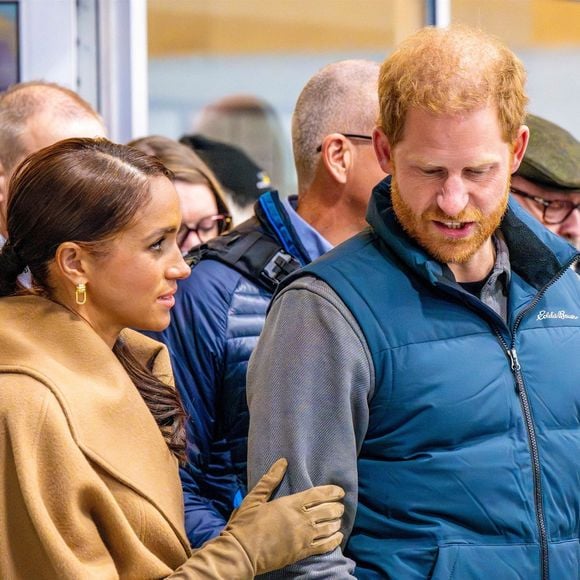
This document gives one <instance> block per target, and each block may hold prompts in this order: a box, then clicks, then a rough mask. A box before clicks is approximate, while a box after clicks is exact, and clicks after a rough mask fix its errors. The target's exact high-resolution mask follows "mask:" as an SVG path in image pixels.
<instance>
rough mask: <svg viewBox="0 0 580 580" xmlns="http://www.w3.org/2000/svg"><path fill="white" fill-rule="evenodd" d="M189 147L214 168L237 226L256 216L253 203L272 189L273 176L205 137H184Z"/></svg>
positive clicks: (234, 149)
mask: <svg viewBox="0 0 580 580" xmlns="http://www.w3.org/2000/svg"><path fill="white" fill-rule="evenodd" d="M180 142H181V143H183V144H184V145H187V146H188V147H190V148H191V149H192V150H193V151H194V152H195V153H196V154H197V155H198V156H199V157H201V159H203V161H204V162H205V163H206V164H207V165H208V166H209V167H210V168H211V170H212V171H213V173H214V175H215V176H216V177H217V179H218V181H219V182H220V184H221V185H222V188H223V191H224V192H225V197H226V198H227V204H228V207H229V208H230V213H231V216H232V221H233V224H234V225H238V224H240V223H242V222H243V221H245V220H247V219H248V218H250V217H251V216H252V214H253V213H254V203H256V200H257V199H258V198H259V197H260V195H262V193H264V192H265V191H268V190H270V189H272V188H273V185H272V181H271V179H270V176H269V175H268V173H267V172H266V171H264V170H263V169H262V168H260V167H259V166H258V165H256V163H255V162H254V161H253V160H252V159H250V157H248V155H246V153H244V151H242V150H241V149H240V148H238V147H235V146H233V145H229V144H227V143H221V142H220V141H214V140H213V139H209V138H207V137H204V136H203V135H184V136H183V137H181V139H180Z"/></svg>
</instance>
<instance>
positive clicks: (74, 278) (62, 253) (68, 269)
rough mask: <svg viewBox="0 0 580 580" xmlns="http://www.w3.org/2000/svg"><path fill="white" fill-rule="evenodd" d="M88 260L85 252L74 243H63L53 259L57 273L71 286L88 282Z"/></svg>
mask: <svg viewBox="0 0 580 580" xmlns="http://www.w3.org/2000/svg"><path fill="white" fill-rule="evenodd" d="M88 259H89V254H88V252H87V250H86V249H84V248H83V247H81V246H79V245H78V244H76V243H75V242H63V243H62V244H61V245H60V246H59V247H58V248H57V250H56V254H55V257H54V261H55V265H56V269H57V271H58V272H59V273H60V275H61V276H62V277H63V278H65V279H67V280H69V281H70V282H71V283H72V284H73V286H76V285H77V284H80V283H84V284H86V283H87V282H88V274H89V268H88V267H87V266H88Z"/></svg>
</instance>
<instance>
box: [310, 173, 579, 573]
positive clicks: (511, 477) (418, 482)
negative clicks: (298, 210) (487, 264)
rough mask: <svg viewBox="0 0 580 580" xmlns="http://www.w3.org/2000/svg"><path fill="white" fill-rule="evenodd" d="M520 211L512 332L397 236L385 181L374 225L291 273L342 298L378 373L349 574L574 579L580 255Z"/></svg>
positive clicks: (507, 227) (514, 215)
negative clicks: (309, 277)
mask: <svg viewBox="0 0 580 580" xmlns="http://www.w3.org/2000/svg"><path fill="white" fill-rule="evenodd" d="M516 206H517V204H510V208H509V210H508V213H507V215H506V217H505V218H504V221H503V223H502V226H501V228H502V232H503V234H504V236H505V239H506V243H507V245H508V248H509V251H510V262H511V267H512V274H511V280H510V286H509V305H508V307H509V319H508V322H507V324H506V323H504V322H503V320H502V319H501V318H500V317H499V316H498V315H496V314H495V312H493V310H491V309H490V308H488V307H487V306H486V305H484V304H483V303H482V302H480V301H479V300H477V299H476V298H474V297H473V296H472V295H470V294H468V293H467V292H464V291H463V290H462V289H461V287H460V286H459V285H457V284H456V283H455V282H454V281H453V278H452V276H450V275H449V271H448V270H447V268H446V267H442V266H441V265H440V264H439V263H437V262H435V261H433V259H432V258H430V257H429V256H428V255H427V254H426V253H425V252H424V251H423V250H422V249H421V248H419V247H418V246H417V245H416V244H414V242H412V241H411V240H410V239H409V238H408V237H407V236H406V234H405V233H404V232H403V231H402V229H401V228H400V226H399V225H398V223H397V221H396V219H395V218H394V215H393V212H392V208H391V203H390V191H389V186H388V181H384V182H382V183H381V184H379V186H377V188H376V189H375V191H374V193H373V198H372V200H371V205H370V208H369V215H368V219H369V223H370V225H371V229H370V230H368V231H366V232H363V233H362V234H360V235H358V236H356V237H355V238H353V239H352V240H350V241H348V242H346V243H345V244H342V245H341V246H340V247H338V248H337V249H335V250H333V251H332V252H330V253H329V254H326V255H325V256H324V257H323V258H321V259H320V260H319V261H317V262H315V263H314V264H312V265H310V266H309V267H307V268H305V269H304V270H302V271H301V273H300V275H302V273H304V274H314V275H316V276H317V277H319V278H321V279H323V280H324V281H326V282H327V283H328V284H329V285H330V286H331V287H332V288H333V289H334V290H335V291H336V292H337V293H338V295H339V296H340V297H341V299H342V300H343V301H344V302H345V304H346V305H347V307H348V308H349V309H350V310H351V312H352V313H353V314H354V316H355V317H356V319H357V321H358V323H359V324H360V326H361V329H362V331H363V333H364V335H365V337H366V340H367V343H368V346H369V349H370V352H371V354H372V358H373V362H374V367H375V373H376V390H375V393H374V397H373V399H372V401H371V402H370V421H369V427H368V432H367V434H366V438H365V441H364V443H363V446H362V449H361V452H360V455H359V458H358V473H359V503H358V509H357V515H356V520H355V524H354V529H353V531H352V534H351V536H350V539H349V542H348V544H347V548H346V554H347V555H348V556H350V557H352V558H353V559H354V560H355V561H356V563H357V567H356V575H357V577H358V578H377V579H387V578H393V579H397V580H399V579H404V580H412V579H422V580H423V579H425V578H433V579H436V580H440V579H446V580H447V579H451V578H453V579H457V580H466V579H467V580H471V579H483V578H493V579H494V580H514V579H521V580H524V579H525V580H530V579H540V578H541V579H547V578H551V579H552V580H577V579H578V578H579V577H580V572H579V570H580V543H579V540H578V538H579V526H580V277H579V276H578V275H577V274H575V273H574V272H573V271H572V270H571V269H570V265H571V264H573V263H574V262H575V261H576V262H578V261H579V260H580V255H579V254H577V253H576V252H575V251H574V250H573V248H572V247H571V246H569V245H568V244H566V243H565V242H563V241H562V240H560V239H558V238H556V236H554V235H552V234H551V233H550V232H548V231H547V230H545V229H544V228H543V227H542V226H540V225H539V224H538V223H537V222H535V221H534V220H533V219H532V218H531V217H529V216H528V215H527V214H525V212H523V211H522V210H521V209H520V208H519V207H516ZM446 271H447V273H446Z"/></svg>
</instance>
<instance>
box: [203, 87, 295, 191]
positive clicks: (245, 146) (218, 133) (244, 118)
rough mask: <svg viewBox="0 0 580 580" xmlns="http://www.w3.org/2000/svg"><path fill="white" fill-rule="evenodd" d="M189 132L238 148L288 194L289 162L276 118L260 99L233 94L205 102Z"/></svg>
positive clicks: (278, 121)
mask: <svg viewBox="0 0 580 580" xmlns="http://www.w3.org/2000/svg"><path fill="white" fill-rule="evenodd" d="M192 129H193V131H192V132H193V133H197V134H200V135H203V136H204V137H209V138H210V139H214V140H216V141H220V142H222V143H227V144H228V145H233V146H235V147H237V148H239V149H241V150H242V151H243V152H244V153H245V154H246V155H248V157H249V158H250V159H251V160H252V161H254V162H255V163H256V164H257V165H258V166H259V167H261V168H262V169H263V170H264V171H265V172H266V173H267V174H268V175H269V176H270V178H271V179H272V183H274V184H275V186H276V188H277V189H278V190H282V191H289V189H288V188H289V186H290V184H291V183H292V181H293V179H292V178H293V176H292V172H293V168H292V159H291V155H290V151H289V147H288V144H287V137H286V135H287V132H286V131H284V128H283V126H282V123H281V121H280V117H279V115H278V113H276V111H275V109H274V107H272V105H271V104H270V103H268V102H267V101H266V100H265V99H264V98H263V97H259V96H257V95H248V94H234V95H228V96H225V97H222V98H220V99H218V100H216V101H213V102H212V103H209V104H208V105H206V106H205V107H203V109H201V111H199V113H198V114H197V115H196V117H195V119H194V122H193V124H192Z"/></svg>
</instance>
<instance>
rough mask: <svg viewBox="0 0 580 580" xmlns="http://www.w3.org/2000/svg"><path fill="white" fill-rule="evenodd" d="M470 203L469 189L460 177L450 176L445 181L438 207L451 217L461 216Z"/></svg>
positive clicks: (438, 198) (438, 197)
mask: <svg viewBox="0 0 580 580" xmlns="http://www.w3.org/2000/svg"><path fill="white" fill-rule="evenodd" d="M468 203H469V194H468V192H467V187H466V185H465V183H464V182H463V179H462V178H461V177H460V176H458V175H457V176H454V175H450V176H448V177H447V178H446V179H445V182H444V183H443V187H442V190H441V193H439V195H438V196H437V205H438V206H439V208H440V209H441V211H443V212H444V213H445V214H447V215H448V216H450V217H454V216H456V215H459V214H460V213H461V212H462V211H463V210H464V209H465V207H466V206H467V204H468Z"/></svg>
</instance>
